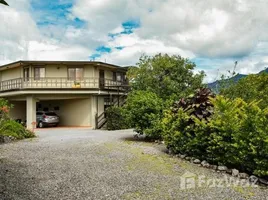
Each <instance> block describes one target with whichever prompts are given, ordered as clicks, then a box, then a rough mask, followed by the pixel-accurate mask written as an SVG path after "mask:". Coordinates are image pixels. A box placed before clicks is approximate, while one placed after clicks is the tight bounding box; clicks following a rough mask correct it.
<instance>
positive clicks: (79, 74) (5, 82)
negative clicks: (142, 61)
mask: <svg viewBox="0 0 268 200" xmlns="http://www.w3.org/2000/svg"><path fill="white" fill-rule="evenodd" d="M126 71H127V69H126V68H123V67H119V66H116V65H112V64H108V63H103V62H92V61H18V62H14V63H10V64H6V65H3V66H0V98H6V99H8V100H9V101H10V103H12V104H13V109H12V110H11V112H10V115H11V117H12V118H13V119H20V120H22V121H24V120H25V121H26V122H27V127H28V128H33V127H35V124H36V123H38V122H36V112H37V111H55V112H56V113H57V114H58V115H59V117H60V124H59V125H60V126H90V127H93V128H95V124H96V121H95V118H96V116H98V115H100V114H102V113H103V111H104V109H105V102H106V103H107V102H108V104H107V105H110V104H109V101H114V99H115V98H118V99H119V96H120V95H123V94H124V85H126Z"/></svg>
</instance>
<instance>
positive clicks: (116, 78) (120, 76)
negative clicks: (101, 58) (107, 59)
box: [113, 72, 124, 82]
mask: <svg viewBox="0 0 268 200" xmlns="http://www.w3.org/2000/svg"><path fill="white" fill-rule="evenodd" d="M123 78H124V77H123V74H122V73H120V72H113V81H119V82H120V81H123Z"/></svg>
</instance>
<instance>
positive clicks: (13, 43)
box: [0, 0, 268, 82]
mask: <svg viewBox="0 0 268 200" xmlns="http://www.w3.org/2000/svg"><path fill="white" fill-rule="evenodd" d="M6 1H7V2H8V3H9V4H10V7H6V6H2V5H0V19H1V21H0V65H1V64H5V63H9V62H13V61H17V60H22V59H24V60H99V61H106V62H109V63H113V64H118V65H123V66H125V65H133V64H135V63H136V62H137V61H138V58H139V57H140V55H142V54H147V55H154V54H156V53H168V54H180V55H182V56H183V57H187V58H189V59H191V60H192V61H193V62H195V63H196V65H197V70H204V71H205V72H206V73H207V78H206V81H207V82H210V81H213V80H215V79H216V78H217V77H218V78H219V76H220V74H222V73H225V72H226V71H227V70H229V69H232V68H233V66H234V62H235V61H238V66H237V69H236V71H237V72H239V73H256V72H258V71H260V70H263V69H264V68H266V67H268V34H267V33H268V32H267V31H268V30H267V29H268V12H267V8H268V1H267V0H254V1H252V0H224V1H223V0H203V1H200V0H53V1H52V0H50V1H44V0H6Z"/></svg>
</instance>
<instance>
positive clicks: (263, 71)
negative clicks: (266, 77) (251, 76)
mask: <svg viewBox="0 0 268 200" xmlns="http://www.w3.org/2000/svg"><path fill="white" fill-rule="evenodd" d="M262 73H268V68H266V69H265V70H262V71H260V72H259V74H262Z"/></svg>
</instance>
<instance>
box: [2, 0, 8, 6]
mask: <svg viewBox="0 0 268 200" xmlns="http://www.w3.org/2000/svg"><path fill="white" fill-rule="evenodd" d="M0 4H4V5H6V6H8V4H7V2H5V1H4V0H0Z"/></svg>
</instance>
